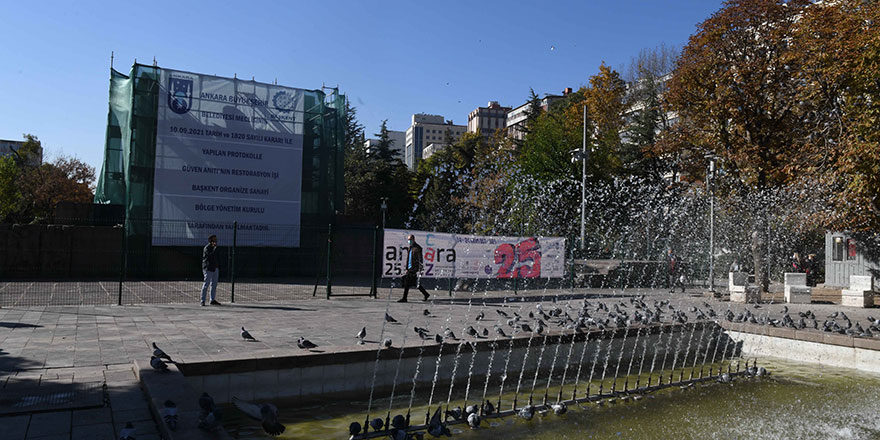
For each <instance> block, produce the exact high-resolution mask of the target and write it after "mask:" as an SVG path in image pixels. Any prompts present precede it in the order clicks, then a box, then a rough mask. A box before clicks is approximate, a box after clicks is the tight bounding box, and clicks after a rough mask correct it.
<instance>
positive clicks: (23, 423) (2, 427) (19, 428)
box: [0, 415, 31, 440]
mask: <svg viewBox="0 0 880 440" xmlns="http://www.w3.org/2000/svg"><path fill="white" fill-rule="evenodd" d="M30 420H31V416H29V415H24V416H12V417H0V433H3V438H4V439H9V440H24V438H25V435H26V434H27V429H28V422H30Z"/></svg>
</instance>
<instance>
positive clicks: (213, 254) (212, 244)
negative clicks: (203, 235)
mask: <svg viewBox="0 0 880 440" xmlns="http://www.w3.org/2000/svg"><path fill="white" fill-rule="evenodd" d="M218 266H219V265H218V264H217V236H216V235H212V236H210V237H208V244H207V245H205V249H204V250H203V251H202V274H203V275H204V276H205V284H203V285H202V305H203V306H204V305H205V294H207V293H208V285H209V284H210V285H211V305H214V306H219V305H220V303H219V302H218V301H217V281H218V280H219V279H220V268H219V267H218Z"/></svg>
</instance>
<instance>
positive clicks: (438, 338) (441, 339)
mask: <svg viewBox="0 0 880 440" xmlns="http://www.w3.org/2000/svg"><path fill="white" fill-rule="evenodd" d="M434 342H436V343H438V344H442V343H443V336H440V333H437V334H436V335H434Z"/></svg>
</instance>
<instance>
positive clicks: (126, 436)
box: [119, 422, 135, 440]
mask: <svg viewBox="0 0 880 440" xmlns="http://www.w3.org/2000/svg"><path fill="white" fill-rule="evenodd" d="M119 440H135V439H134V425H132V424H131V422H125V427H124V428H122V429H121V430H120V431H119Z"/></svg>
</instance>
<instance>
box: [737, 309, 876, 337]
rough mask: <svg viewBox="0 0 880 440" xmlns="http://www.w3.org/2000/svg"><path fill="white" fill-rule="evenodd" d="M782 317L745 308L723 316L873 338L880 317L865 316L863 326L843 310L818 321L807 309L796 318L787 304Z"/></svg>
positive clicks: (741, 321)
mask: <svg viewBox="0 0 880 440" xmlns="http://www.w3.org/2000/svg"><path fill="white" fill-rule="evenodd" d="M755 307H756V308H760V306H759V305H757V304H755ZM781 313H782V319H777V318H771V317H770V314H769V313H767V314H761V315H762V316H757V315H756V314H754V313H752V311H751V310H748V309H746V310H745V311H743V312H739V313H738V314H734V313H733V312H732V311H730V310H728V311H727V312H726V313H725V316H724V318H725V319H726V320H727V321H729V322H736V323H750V324H757V325H767V326H771V327H787V328H791V329H795V330H806V329H814V330H820V331H823V332H828V333H839V334H842V335H847V336H853V337H861V338H875V337H880V319H874V317H873V316H868V317H867V324H866V325H865V326H864V327H863V326H862V324H861V322H859V321H856V322H855V323H853V321H852V320H851V319H850V318H849V316H846V313H845V312H841V311H837V312H834V313H832V314H830V315H828V316H826V318H825V319H824V320H822V322H821V323H820V318H819V317H817V316H816V314H815V313H813V312H812V311H811V310H807V311H806V312H798V313H797V316H798V319H797V321H795V319H794V318H793V317H792V316H791V314H789V311H788V306H783V307H782V312H781Z"/></svg>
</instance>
